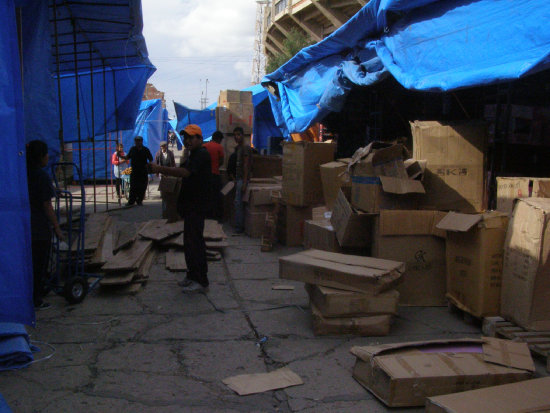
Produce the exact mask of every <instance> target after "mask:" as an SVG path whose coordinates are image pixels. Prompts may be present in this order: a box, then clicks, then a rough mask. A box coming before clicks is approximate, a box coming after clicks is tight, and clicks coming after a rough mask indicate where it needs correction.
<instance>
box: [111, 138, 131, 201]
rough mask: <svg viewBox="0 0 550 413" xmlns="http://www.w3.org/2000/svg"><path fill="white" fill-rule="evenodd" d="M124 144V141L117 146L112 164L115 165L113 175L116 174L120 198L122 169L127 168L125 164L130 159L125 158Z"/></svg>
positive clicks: (116, 184) (117, 192)
mask: <svg viewBox="0 0 550 413" xmlns="http://www.w3.org/2000/svg"><path fill="white" fill-rule="evenodd" d="M125 156H126V154H125V153H124V145H123V144H122V142H120V143H118V144H117V146H116V151H115V152H114V153H113V155H112V156H111V164H112V165H113V175H114V176H115V187H116V195H117V197H118V199H120V186H121V184H122V171H123V170H124V169H125V168H124V165H125V164H128V160H126V159H125Z"/></svg>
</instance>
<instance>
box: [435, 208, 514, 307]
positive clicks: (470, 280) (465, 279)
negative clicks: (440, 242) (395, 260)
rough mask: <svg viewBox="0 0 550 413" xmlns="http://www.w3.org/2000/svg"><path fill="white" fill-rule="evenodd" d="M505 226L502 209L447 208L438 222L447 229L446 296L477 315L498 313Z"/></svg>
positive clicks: (506, 223) (506, 220)
mask: <svg viewBox="0 0 550 413" xmlns="http://www.w3.org/2000/svg"><path fill="white" fill-rule="evenodd" d="M507 226H508V217H507V216H506V214H504V213H502V212H488V213H485V214H472V215H470V214H458V213H454V212H449V214H447V216H446V217H445V218H443V219H442V220H441V221H440V222H439V224H438V225H437V228H440V229H443V230H446V231H447V242H446V245H447V248H446V249H447V253H446V255H447V298H448V299H449V300H450V301H451V302H452V303H453V304H454V305H456V306H457V307H458V308H461V309H462V310H464V311H466V312H468V313H470V314H472V315H474V316H476V317H486V316H494V315H499V314H500V292H501V282H502V258H503V252H504V240H505V238H506V228H507Z"/></svg>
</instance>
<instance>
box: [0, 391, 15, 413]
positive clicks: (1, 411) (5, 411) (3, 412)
mask: <svg viewBox="0 0 550 413" xmlns="http://www.w3.org/2000/svg"><path fill="white" fill-rule="evenodd" d="M0 413H12V410H11V409H10V406H8V403H7V402H6V400H4V398H3V397H2V395H1V394H0Z"/></svg>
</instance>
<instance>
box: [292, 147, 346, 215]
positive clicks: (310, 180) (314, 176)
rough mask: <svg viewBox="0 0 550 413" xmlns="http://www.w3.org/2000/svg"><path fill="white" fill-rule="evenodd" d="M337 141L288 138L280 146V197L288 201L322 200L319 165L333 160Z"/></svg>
mask: <svg viewBox="0 0 550 413" xmlns="http://www.w3.org/2000/svg"><path fill="white" fill-rule="evenodd" d="M335 151H336V144H334V143H312V142H291V143H285V145H284V146H283V199H284V200H285V201H286V202H287V203H288V204H290V205H295V206H308V205H316V204H322V203H323V188H322V185H321V173H320V170H319V166H320V165H322V164H325V163H327V162H330V161H333V160H334V152H335Z"/></svg>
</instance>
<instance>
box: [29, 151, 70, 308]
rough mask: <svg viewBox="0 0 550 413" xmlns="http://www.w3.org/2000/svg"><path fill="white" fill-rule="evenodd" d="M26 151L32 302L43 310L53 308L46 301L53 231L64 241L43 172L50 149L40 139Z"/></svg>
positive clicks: (47, 177)
mask: <svg viewBox="0 0 550 413" xmlns="http://www.w3.org/2000/svg"><path fill="white" fill-rule="evenodd" d="M26 151H27V154H26V155H27V184H28V189H29V204H30V207H31V248H32V268H33V301H34V306H35V308H37V309H44V308H48V307H50V304H49V303H46V302H45V301H44V300H43V298H44V284H45V282H46V280H47V277H48V264H49V262H50V255H51V249H52V248H51V247H52V228H53V231H54V232H55V235H56V236H57V238H58V239H60V240H61V239H63V234H62V232H61V228H60V227H59V223H58V222H57V217H56V215H55V212H54V210H53V207H52V201H51V200H52V198H53V197H54V196H55V190H54V188H53V185H52V180H51V178H50V177H49V176H48V174H47V173H46V171H44V169H43V168H44V167H46V166H47V165H48V160H49V156H48V146H47V145H46V144H45V143H44V142H42V141H40V140H34V141H30V142H29V143H28V144H27V147H26Z"/></svg>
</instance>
